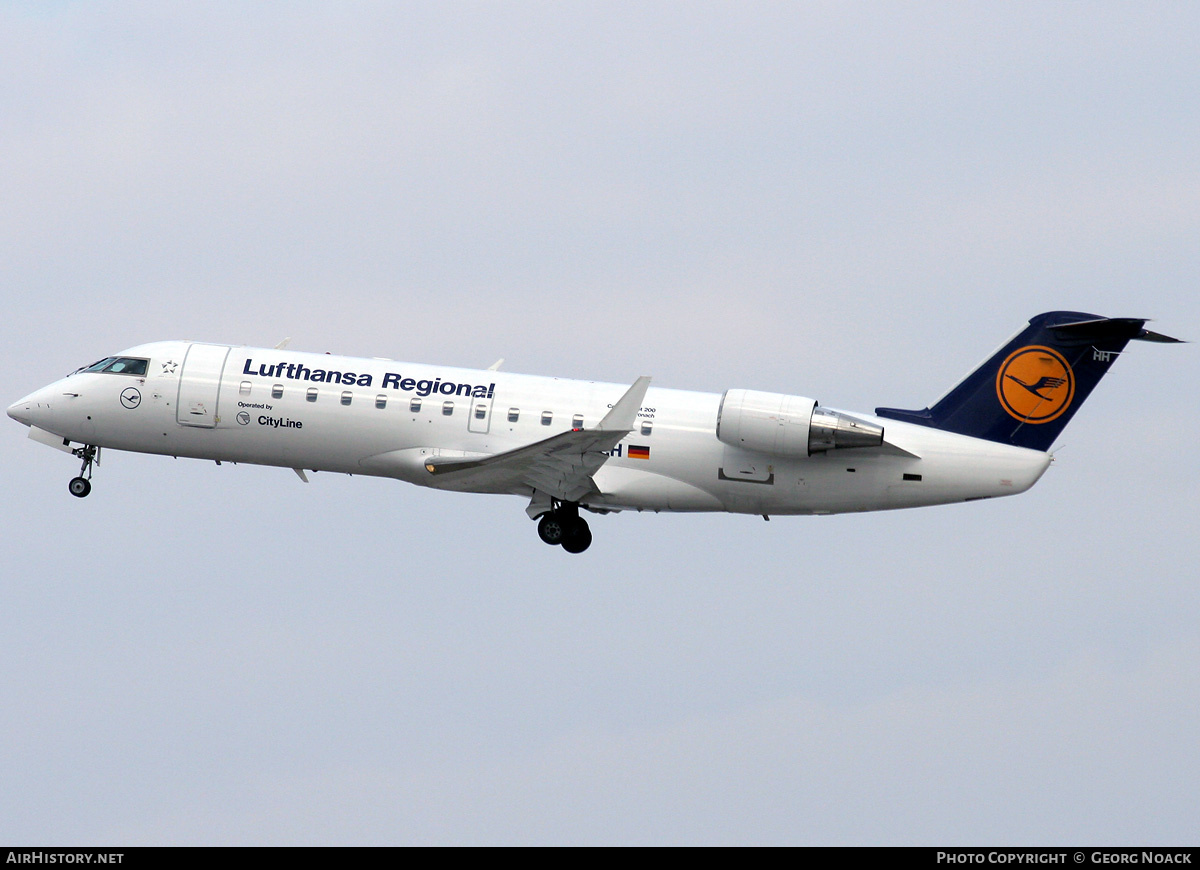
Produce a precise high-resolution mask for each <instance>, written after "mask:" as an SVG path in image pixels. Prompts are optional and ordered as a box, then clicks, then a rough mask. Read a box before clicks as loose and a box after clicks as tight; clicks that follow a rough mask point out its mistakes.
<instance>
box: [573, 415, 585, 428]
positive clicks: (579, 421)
mask: <svg viewBox="0 0 1200 870" xmlns="http://www.w3.org/2000/svg"><path fill="white" fill-rule="evenodd" d="M571 428H572V429H582V428H583V415H582V414H576V415H575V416H574V417H572V418H571Z"/></svg>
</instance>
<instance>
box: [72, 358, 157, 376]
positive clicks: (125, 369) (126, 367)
mask: <svg viewBox="0 0 1200 870" xmlns="http://www.w3.org/2000/svg"><path fill="white" fill-rule="evenodd" d="M149 365H150V360H148V359H142V358H140V357H133V356H106V357H105V358H104V359H102V360H100V361H99V362H94V363H92V364H91V365H90V366H84V367H83V368H81V369H76V370H75V372H74V373H75V374H79V372H107V373H109V374H113V375H145V374H146V369H147V368H148V367H149Z"/></svg>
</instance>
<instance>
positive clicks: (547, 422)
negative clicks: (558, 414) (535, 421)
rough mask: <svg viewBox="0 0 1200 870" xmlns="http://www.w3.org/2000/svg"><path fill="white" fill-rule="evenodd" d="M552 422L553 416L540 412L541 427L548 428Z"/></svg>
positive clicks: (548, 412) (550, 413)
mask: <svg viewBox="0 0 1200 870" xmlns="http://www.w3.org/2000/svg"><path fill="white" fill-rule="evenodd" d="M553 422H554V414H553V412H551V411H542V425H543V426H549V425H550V424H551V423H553Z"/></svg>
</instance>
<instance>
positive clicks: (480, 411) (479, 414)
mask: <svg viewBox="0 0 1200 870" xmlns="http://www.w3.org/2000/svg"><path fill="white" fill-rule="evenodd" d="M486 416H487V405H476V406H475V419H476V420H482V419H483V418H484V417H486Z"/></svg>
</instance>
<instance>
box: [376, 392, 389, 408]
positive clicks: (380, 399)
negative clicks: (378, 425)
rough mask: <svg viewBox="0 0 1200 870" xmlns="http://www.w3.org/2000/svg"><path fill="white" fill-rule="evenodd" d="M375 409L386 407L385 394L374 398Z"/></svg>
mask: <svg viewBox="0 0 1200 870" xmlns="http://www.w3.org/2000/svg"><path fill="white" fill-rule="evenodd" d="M375 407H376V408H381V409H382V408H386V407H387V394H386V393H380V394H379V395H378V396H376V397H375Z"/></svg>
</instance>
